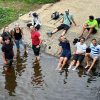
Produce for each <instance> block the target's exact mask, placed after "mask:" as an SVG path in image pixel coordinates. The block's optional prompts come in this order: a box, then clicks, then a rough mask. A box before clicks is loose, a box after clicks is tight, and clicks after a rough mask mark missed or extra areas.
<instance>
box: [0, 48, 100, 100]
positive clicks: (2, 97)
mask: <svg viewBox="0 0 100 100" xmlns="http://www.w3.org/2000/svg"><path fill="white" fill-rule="evenodd" d="M0 54H1V50H0ZM57 63H58V59H57V58H55V57H52V56H49V55H47V54H44V53H41V60H40V63H38V62H34V55H33V51H32V50H31V49H30V48H29V53H28V54H24V52H23V50H21V52H20V53H19V54H17V59H16V60H15V61H14V64H13V68H9V69H8V70H7V71H5V70H4V69H3V62H2V56H0V100H100V73H99V72H100V69H99V68H98V69H96V71H93V73H91V74H90V75H86V74H85V70H84V68H82V67H81V68H79V69H78V70H77V71H72V70H69V71H68V70H67V68H65V70H64V71H63V72H62V73H59V71H57V70H55V69H56V66H57Z"/></svg>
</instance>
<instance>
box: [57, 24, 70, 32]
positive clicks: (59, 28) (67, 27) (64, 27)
mask: <svg viewBox="0 0 100 100" xmlns="http://www.w3.org/2000/svg"><path fill="white" fill-rule="evenodd" d="M69 28H70V27H69V26H68V25H66V24H61V25H60V26H58V27H57V29H58V30H62V29H64V30H66V31H67V30H68V29H69Z"/></svg>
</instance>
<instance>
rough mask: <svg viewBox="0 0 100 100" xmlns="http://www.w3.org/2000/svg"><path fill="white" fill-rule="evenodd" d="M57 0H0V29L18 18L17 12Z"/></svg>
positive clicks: (30, 9) (24, 11) (22, 12)
mask: <svg viewBox="0 0 100 100" xmlns="http://www.w3.org/2000/svg"><path fill="white" fill-rule="evenodd" d="M55 1H57V0H0V29H1V28H2V27H5V26H7V25H8V24H10V23H11V22H13V21H14V20H16V19H18V16H19V14H25V13H27V12H29V11H33V10H36V9H38V8H40V7H41V6H42V5H43V4H45V3H54V2H55Z"/></svg>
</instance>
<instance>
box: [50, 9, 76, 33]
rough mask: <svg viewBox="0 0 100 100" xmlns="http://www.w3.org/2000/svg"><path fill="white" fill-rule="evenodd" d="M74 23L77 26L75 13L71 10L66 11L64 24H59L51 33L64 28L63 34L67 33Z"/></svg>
mask: <svg viewBox="0 0 100 100" xmlns="http://www.w3.org/2000/svg"><path fill="white" fill-rule="evenodd" d="M72 23H74V25H75V26H76V23H75V21H74V18H73V15H71V14H70V13H69V10H68V11H65V14H64V15H63V20H62V24H61V25H60V26H58V27H57V28H56V29H55V30H54V31H52V32H51V35H52V34H54V33H56V32H57V31H59V30H62V29H63V32H62V34H61V35H65V33H67V31H68V29H69V28H70V27H71V25H72Z"/></svg>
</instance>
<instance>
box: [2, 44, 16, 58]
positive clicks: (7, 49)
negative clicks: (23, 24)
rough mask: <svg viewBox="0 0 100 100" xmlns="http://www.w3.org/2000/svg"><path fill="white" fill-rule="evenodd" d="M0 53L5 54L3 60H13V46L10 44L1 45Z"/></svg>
mask: <svg viewBox="0 0 100 100" xmlns="http://www.w3.org/2000/svg"><path fill="white" fill-rule="evenodd" d="M1 50H2V52H4V54H5V58H6V59H13V56H14V54H13V44H12V43H10V44H5V43H4V44H3V45H2V48H1Z"/></svg>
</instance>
